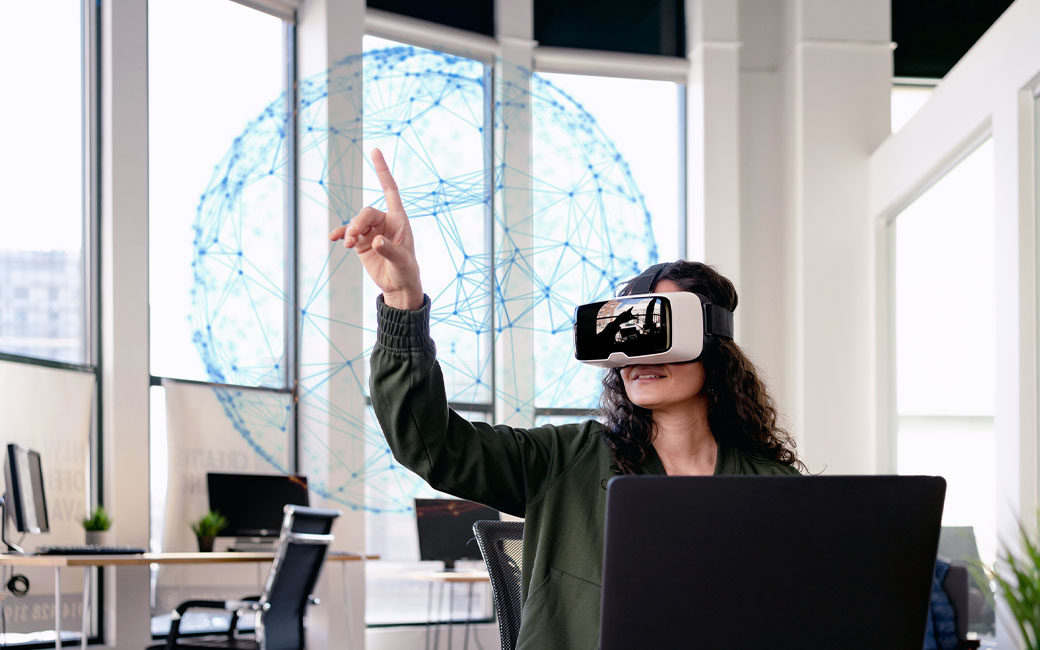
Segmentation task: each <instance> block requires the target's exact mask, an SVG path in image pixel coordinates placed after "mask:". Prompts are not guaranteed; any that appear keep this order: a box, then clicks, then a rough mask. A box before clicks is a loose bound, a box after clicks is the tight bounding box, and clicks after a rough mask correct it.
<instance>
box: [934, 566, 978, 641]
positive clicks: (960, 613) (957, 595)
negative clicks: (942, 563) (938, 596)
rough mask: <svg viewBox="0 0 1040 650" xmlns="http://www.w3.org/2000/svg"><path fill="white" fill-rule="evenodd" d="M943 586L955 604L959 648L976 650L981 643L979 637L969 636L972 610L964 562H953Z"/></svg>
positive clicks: (951, 602) (951, 601)
mask: <svg viewBox="0 0 1040 650" xmlns="http://www.w3.org/2000/svg"><path fill="white" fill-rule="evenodd" d="M942 586H943V591H945V592H946V595H947V596H948V597H949V599H950V604H951V605H953V611H954V614H955V617H954V621H955V624H956V626H957V650H975V648H978V647H979V646H980V645H981V643H980V642H979V641H978V639H969V638H968V621H969V616H970V610H971V607H970V596H969V582H968V568H967V567H966V566H964V565H963V564H951V565H950V570H949V571H948V572H947V573H946V578H945V579H944V580H943V585H942Z"/></svg>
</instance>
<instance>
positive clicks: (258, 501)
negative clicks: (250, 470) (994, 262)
mask: <svg viewBox="0 0 1040 650" xmlns="http://www.w3.org/2000/svg"><path fill="white" fill-rule="evenodd" d="M206 487H207V489H208V491H209V509H210V510H216V511H219V512H220V514H222V515H224V516H225V517H227V520H228V525H227V528H225V529H224V530H223V531H221V533H220V535H221V537H277V536H278V534H279V533H280V532H281V530H282V518H283V517H284V516H285V513H284V512H283V508H284V507H285V506H286V505H288V504H293V505H298V506H309V505H310V500H309V498H308V496H307V477H306V476H296V475H291V474H290V475H283V474H220V473H209V474H207V475H206Z"/></svg>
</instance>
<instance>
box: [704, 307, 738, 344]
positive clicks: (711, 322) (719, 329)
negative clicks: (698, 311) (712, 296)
mask: <svg viewBox="0 0 1040 650" xmlns="http://www.w3.org/2000/svg"><path fill="white" fill-rule="evenodd" d="M704 333H705V334H706V335H708V336H722V337H725V338H727V339H731V338H733V312H731V311H730V310H728V309H723V308H722V307H718V306H716V305H712V304H711V303H708V304H706V305H704Z"/></svg>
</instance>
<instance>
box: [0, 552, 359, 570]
mask: <svg viewBox="0 0 1040 650" xmlns="http://www.w3.org/2000/svg"><path fill="white" fill-rule="evenodd" d="M273 559H274V553H240V552H221V553H216V552H214V553H198V552H193V553H140V554H134V555H14V554H6V553H5V554H0V566H5V565H10V566H22V567H25V566H42V567H66V566H141V565H147V564H224V563H241V562H270V561H271V560H273ZM325 559H326V561H328V562H360V561H361V560H378V559H379V556H378V555H364V556H362V555H359V554H357V553H346V552H343V551H333V552H331V553H329V555H328V556H327V557H326V558H325Z"/></svg>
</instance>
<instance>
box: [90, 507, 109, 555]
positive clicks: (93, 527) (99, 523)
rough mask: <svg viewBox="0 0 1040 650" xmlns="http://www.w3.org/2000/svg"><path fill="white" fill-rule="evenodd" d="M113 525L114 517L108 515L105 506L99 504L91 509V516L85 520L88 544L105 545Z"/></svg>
mask: <svg viewBox="0 0 1040 650" xmlns="http://www.w3.org/2000/svg"><path fill="white" fill-rule="evenodd" d="M111 527H112V518H111V517H109V516H108V512H106V511H105V507H104V506H98V507H96V508H94V510H93V511H91V513H90V516H88V517H87V518H86V519H84V520H83V530H85V531H86V538H87V539H86V541H87V544H97V545H101V546H103V545H104V543H105V538H106V537H108V529H109V528H111Z"/></svg>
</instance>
